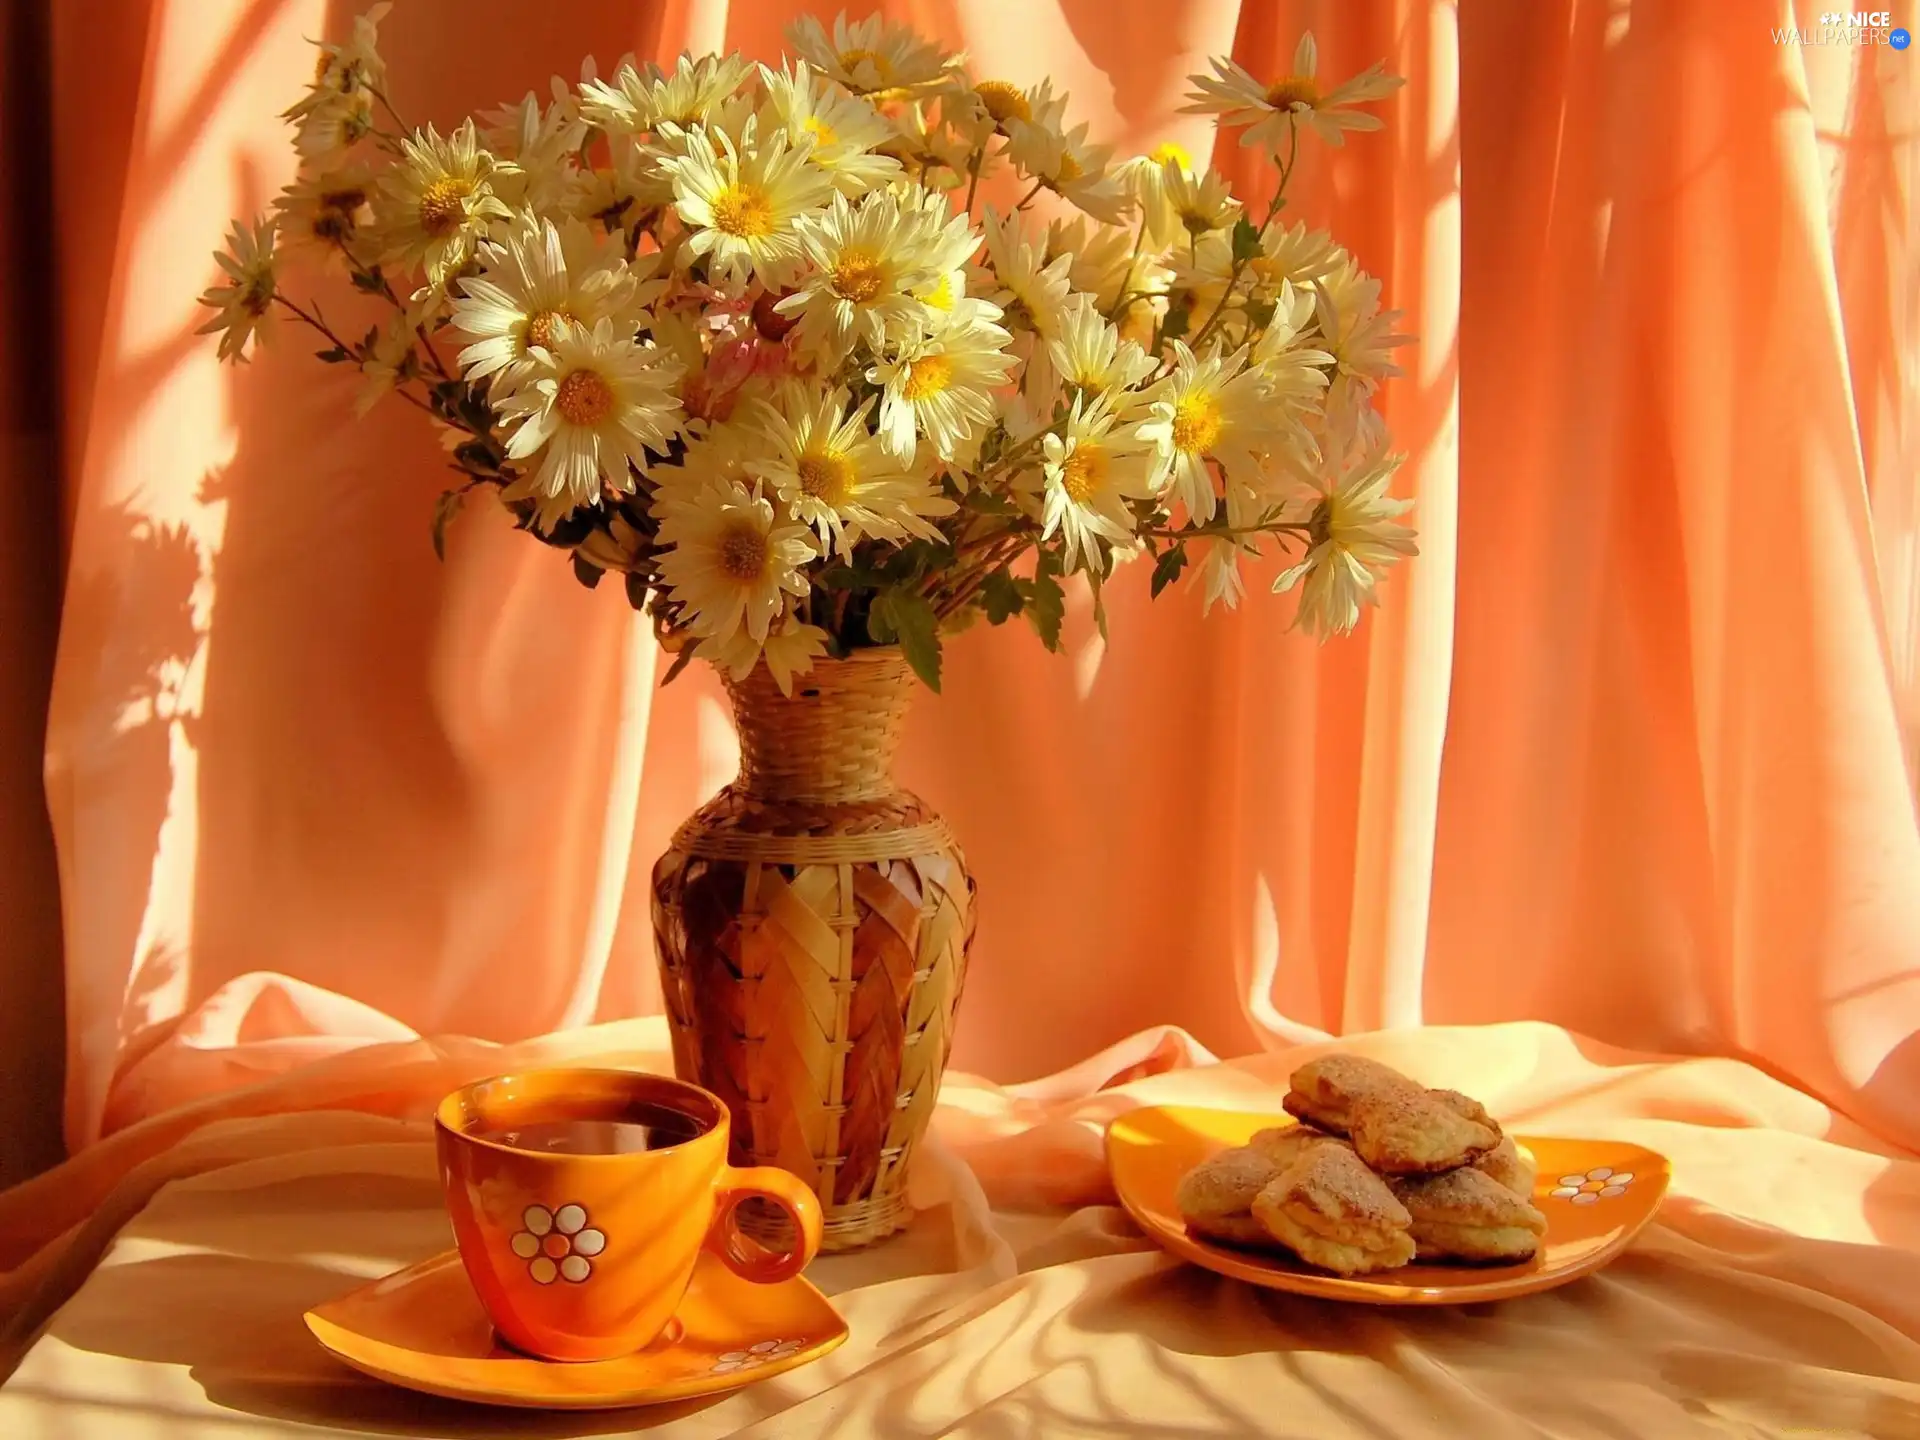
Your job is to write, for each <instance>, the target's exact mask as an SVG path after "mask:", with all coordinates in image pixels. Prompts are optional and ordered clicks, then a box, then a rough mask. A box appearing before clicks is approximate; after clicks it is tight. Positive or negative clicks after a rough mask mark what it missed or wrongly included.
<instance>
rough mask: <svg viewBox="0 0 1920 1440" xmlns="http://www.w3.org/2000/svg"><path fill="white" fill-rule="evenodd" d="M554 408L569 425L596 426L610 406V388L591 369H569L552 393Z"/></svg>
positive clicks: (611, 393) (610, 408)
mask: <svg viewBox="0 0 1920 1440" xmlns="http://www.w3.org/2000/svg"><path fill="white" fill-rule="evenodd" d="M553 408H554V409H556V410H558V411H559V412H560V415H561V418H562V419H564V420H565V421H566V422H567V423H568V424H569V425H583V426H584V425H598V424H599V423H600V422H601V421H602V420H604V419H606V418H607V412H608V411H610V410H612V409H613V387H612V386H611V385H609V384H607V382H606V381H605V380H604V379H603V378H601V376H600V374H599V372H598V371H594V370H569V371H568V372H567V373H566V375H564V376H563V377H562V378H561V381H560V388H559V389H558V390H557V391H555V392H554V396H553Z"/></svg>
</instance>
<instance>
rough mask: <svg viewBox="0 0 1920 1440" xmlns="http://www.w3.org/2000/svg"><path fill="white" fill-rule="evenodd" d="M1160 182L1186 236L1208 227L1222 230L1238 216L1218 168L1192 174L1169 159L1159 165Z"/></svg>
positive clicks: (1236, 208) (1237, 210)
mask: <svg viewBox="0 0 1920 1440" xmlns="http://www.w3.org/2000/svg"><path fill="white" fill-rule="evenodd" d="M1160 183H1161V185H1162V187H1163V188H1164V189H1165V191H1166V195H1167V204H1168V206H1169V207H1170V208H1171V209H1172V211H1173V213H1174V215H1175V217H1176V218H1178V220H1179V221H1180V228H1181V229H1183V230H1185V231H1186V232H1187V234H1188V235H1189V236H1192V237H1194V238H1196V239H1197V238H1198V237H1199V236H1202V235H1205V234H1206V233H1207V232H1208V231H1210V230H1224V229H1226V227H1227V226H1229V225H1231V224H1232V223H1233V222H1234V221H1235V219H1237V218H1238V217H1239V214H1240V202H1239V201H1238V200H1236V199H1234V198H1233V187H1232V186H1231V185H1229V184H1228V183H1227V178H1226V176H1224V175H1222V174H1221V173H1220V172H1219V171H1218V170H1208V171H1205V172H1204V173H1202V174H1199V175H1195V174H1193V173H1192V172H1191V171H1188V170H1185V169H1183V168H1181V165H1180V162H1179V161H1177V160H1169V161H1167V162H1166V164H1164V165H1163V166H1161V167H1160Z"/></svg>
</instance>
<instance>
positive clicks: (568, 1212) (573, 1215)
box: [553, 1205, 587, 1235]
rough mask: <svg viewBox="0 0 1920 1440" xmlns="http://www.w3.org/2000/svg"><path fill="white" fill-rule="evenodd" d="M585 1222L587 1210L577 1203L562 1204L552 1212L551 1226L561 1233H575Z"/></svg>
mask: <svg viewBox="0 0 1920 1440" xmlns="http://www.w3.org/2000/svg"><path fill="white" fill-rule="evenodd" d="M586 1223H587V1212H586V1211H585V1210H584V1209H582V1208H581V1207H580V1206H578V1205H562V1206H561V1207H560V1208H559V1209H558V1210H556V1211H554V1212H553V1228H554V1229H556V1230H558V1231H559V1232H560V1233H561V1234H562V1235H572V1234H575V1233H576V1232H577V1231H578V1230H579V1229H580V1227H581V1226H582V1225H584V1224H586Z"/></svg>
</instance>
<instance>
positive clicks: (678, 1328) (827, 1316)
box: [306, 1250, 847, 1410]
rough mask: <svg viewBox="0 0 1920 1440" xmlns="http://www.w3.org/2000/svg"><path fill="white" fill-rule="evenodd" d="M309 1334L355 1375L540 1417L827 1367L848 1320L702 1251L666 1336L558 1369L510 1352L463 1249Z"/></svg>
mask: <svg viewBox="0 0 1920 1440" xmlns="http://www.w3.org/2000/svg"><path fill="white" fill-rule="evenodd" d="M306 1318H307V1328H308V1329H309V1330H311V1331H313V1333H314V1336H315V1337H316V1338H317V1339H318V1340H319V1341H320V1343H321V1344H322V1345H324V1346H325V1347H326V1348H327V1349H328V1350H330V1351H331V1352H333V1354H334V1355H335V1356H337V1357H338V1358H340V1359H341V1360H344V1361H346V1363H347V1364H349V1365H351V1366H353V1368H354V1369H356V1370H362V1371H365V1372H366V1373H367V1374H369V1375H373V1376H377V1377H378V1378H380V1379H382V1380H386V1381H390V1382H392V1383H393V1384H395V1385H404V1386H406V1387H407V1388H408V1389H409V1390H424V1391H426V1392H427V1393H428V1394H429V1395H445V1396H449V1397H451V1398H453V1399H456V1400H474V1401H478V1402H479V1403H481V1404H484V1405H515V1406H521V1407H524V1408H529V1409H539V1410H603V1409H614V1408H616V1407H619V1406H625V1405H657V1404H660V1403H662V1402H664V1401H668V1400H685V1399H689V1398H690V1397H692V1396H696V1395H712V1394H717V1393H719V1392H721V1391H724V1390H734V1389H738V1388H739V1387H740V1386H742V1385H748V1384H751V1383H753V1382H754V1381H756V1380H764V1379H766V1378H767V1377H768V1376H770V1375H778V1374H780V1373H781V1372H783V1371H786V1370H792V1369H794V1368H795V1367H796V1366H800V1365H805V1364H806V1363H807V1362H808V1361H810V1360H817V1359H819V1358H820V1357H821V1356H822V1355H825V1354H827V1353H828V1352H829V1351H831V1350H835V1349H838V1348H839V1346H840V1344H841V1343H842V1342H843V1341H845V1339H846V1338H847V1322H846V1321H845V1320H843V1319H841V1318H840V1314H839V1312H838V1311H836V1310H835V1309H834V1308H833V1306H832V1305H831V1304H829V1303H828V1301H827V1297H826V1296H824V1295H822V1294H821V1293H820V1292H819V1291H818V1290H816V1289H814V1288H813V1286H812V1285H810V1284H808V1283H807V1281H805V1280H804V1279H799V1278H796V1279H792V1280H786V1281H783V1282H781V1283H779V1284H777V1285H755V1284H751V1283H749V1282H748V1281H745V1280H742V1279H741V1278H740V1277H739V1276H737V1275H735V1274H734V1273H733V1272H732V1271H731V1270H729V1269H728V1268H727V1267H726V1266H725V1265H724V1264H723V1263H722V1262H721V1261H720V1259H719V1258H718V1257H717V1256H715V1255H712V1254H710V1253H707V1254H702V1255H701V1257H700V1262H699V1264H698V1265H697V1266H696V1267H695V1269H694V1272H693V1283H692V1284H691V1285H690V1286H688V1288H687V1295H686V1299H685V1300H683V1301H682V1302H681V1304H680V1308H679V1310H678V1311H676V1312H675V1314H674V1318H673V1320H672V1321H671V1322H670V1323H669V1325H668V1327H667V1331H666V1333H665V1334H664V1335H662V1336H661V1337H660V1339H658V1340H656V1341H655V1342H654V1343H653V1344H651V1345H649V1346H648V1347H647V1348H646V1349H644V1350H642V1351H639V1352H638V1353H637V1354H633V1355H626V1356H622V1357H621V1358H620V1359H618V1360H593V1361H587V1362H584V1363H579V1364H556V1363H554V1362H552V1361H548V1360H533V1359H529V1358H528V1357H527V1356H524V1355H521V1354H519V1353H518V1352H517V1351H513V1350H508V1349H505V1348H504V1347H502V1346H501V1345H500V1344H499V1342H498V1341H496V1340H495V1339H494V1335H493V1326H492V1325H491V1324H489V1323H488V1321H487V1316H486V1312H485V1311H483V1310H482V1309H481V1308H480V1301H479V1299H478V1297H476V1296H475V1295H474V1293H473V1286H472V1285H471V1284H469V1283H468V1281H467V1272H466V1271H465V1270H464V1269H463V1268H461V1265H460V1255H459V1252H458V1251H453V1250H449V1251H448V1252H447V1253H446V1254H444V1255H440V1256H436V1257H435V1258H434V1259H432V1260H425V1261H422V1262H421V1263H420V1264H418V1265H411V1266H409V1267H407V1268H406V1269H405V1270H401V1271H398V1272H397V1273H395V1274H392V1275H389V1276H387V1277H386V1278H385V1279H384V1280H376V1281H374V1282H373V1284H371V1285H363V1286H361V1287H360V1288H359V1289H358V1290H355V1291H353V1292H352V1293H350V1294H347V1295H342V1296H341V1297H340V1298H339V1299H337V1300H329V1301H327V1303H326V1304H324V1305H318V1306H315V1307H314V1308H313V1309H311V1310H309V1311H308V1312H307V1317H306Z"/></svg>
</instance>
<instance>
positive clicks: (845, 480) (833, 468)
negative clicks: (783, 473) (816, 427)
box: [794, 451, 853, 505]
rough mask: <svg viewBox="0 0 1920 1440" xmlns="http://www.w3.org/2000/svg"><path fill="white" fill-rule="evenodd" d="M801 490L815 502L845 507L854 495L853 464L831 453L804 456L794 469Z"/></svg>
mask: <svg viewBox="0 0 1920 1440" xmlns="http://www.w3.org/2000/svg"><path fill="white" fill-rule="evenodd" d="M794 469H795V470H796V471H797V472H798V473H799V476H800V488H801V489H802V490H803V491H805V492H806V493H807V494H808V495H810V496H812V497H813V498H814V499H815V500H824V501H825V502H826V503H827V504H829V505H844V504H846V502H847V498H848V497H849V496H850V495H852V493H853V462H852V461H850V460H848V459H847V457H846V456H844V455H836V454H834V453H833V452H831V451H826V452H816V453H813V454H808V455H802V456H801V457H800V463H799V464H798V465H796V466H795V467H794Z"/></svg>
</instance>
